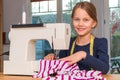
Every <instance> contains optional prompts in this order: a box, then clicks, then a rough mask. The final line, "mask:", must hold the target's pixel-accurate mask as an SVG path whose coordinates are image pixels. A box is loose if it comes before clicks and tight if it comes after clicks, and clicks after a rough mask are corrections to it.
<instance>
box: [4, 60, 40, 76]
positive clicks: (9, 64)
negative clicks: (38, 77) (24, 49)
mask: <svg viewBox="0 0 120 80" xmlns="http://www.w3.org/2000/svg"><path fill="white" fill-rule="evenodd" d="M4 64H5V66H4V74H7V75H9V74H10V75H33V74H35V73H36V71H38V70H39V61H23V62H22V61H21V62H16V61H4Z"/></svg>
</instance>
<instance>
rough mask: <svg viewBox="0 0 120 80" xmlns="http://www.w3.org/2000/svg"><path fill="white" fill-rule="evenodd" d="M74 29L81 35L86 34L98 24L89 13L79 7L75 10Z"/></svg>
mask: <svg viewBox="0 0 120 80" xmlns="http://www.w3.org/2000/svg"><path fill="white" fill-rule="evenodd" d="M72 22H73V26H74V30H75V31H76V33H77V34H78V35H79V36H84V35H87V34H90V33H91V29H92V28H94V27H95V26H96V21H94V20H93V19H92V18H91V17H90V16H89V15H88V13H87V12H86V11H85V10H83V9H81V8H77V9H76V10H75V13H74V16H73V18H72Z"/></svg>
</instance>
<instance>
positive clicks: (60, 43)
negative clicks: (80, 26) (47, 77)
mask: <svg viewBox="0 0 120 80" xmlns="http://www.w3.org/2000/svg"><path fill="white" fill-rule="evenodd" d="M31 25H32V24H31ZM31 25H12V27H11V29H10V32H9V39H10V53H9V60H5V61H4V71H3V72H4V74H8V75H9V74H10V75H33V74H35V72H36V71H39V60H35V43H36V40H44V39H45V40H48V42H49V43H50V46H52V44H53V45H54V49H55V50H63V49H68V48H69V42H70V34H71V28H70V25H69V24H66V23H51V24H45V25H39V24H38V25H35V24H33V25H32V26H31Z"/></svg>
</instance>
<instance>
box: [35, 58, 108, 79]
mask: <svg viewBox="0 0 120 80" xmlns="http://www.w3.org/2000/svg"><path fill="white" fill-rule="evenodd" d="M39 77H40V78H42V80H106V79H105V78H103V77H102V73H101V72H100V71H95V70H90V71H86V70H80V69H79V67H78V66H77V64H73V65H68V63H67V62H66V61H60V60H40V68H39V72H38V73H37V74H35V75H33V78H39Z"/></svg>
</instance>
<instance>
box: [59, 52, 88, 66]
mask: <svg viewBox="0 0 120 80" xmlns="http://www.w3.org/2000/svg"><path fill="white" fill-rule="evenodd" d="M85 58H86V52H85V51H79V52H76V53H74V54H72V55H70V56H68V57H65V58H61V59H59V60H62V61H68V64H69V65H72V64H74V63H77V62H78V61H80V60H82V59H85Z"/></svg>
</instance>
